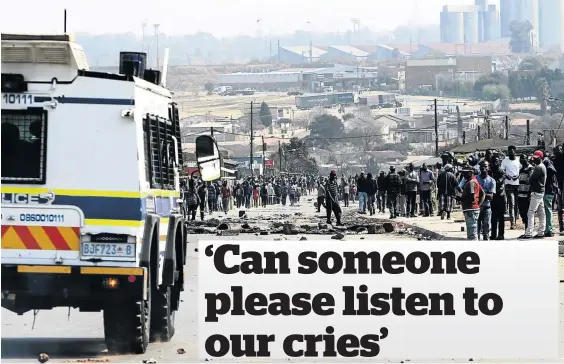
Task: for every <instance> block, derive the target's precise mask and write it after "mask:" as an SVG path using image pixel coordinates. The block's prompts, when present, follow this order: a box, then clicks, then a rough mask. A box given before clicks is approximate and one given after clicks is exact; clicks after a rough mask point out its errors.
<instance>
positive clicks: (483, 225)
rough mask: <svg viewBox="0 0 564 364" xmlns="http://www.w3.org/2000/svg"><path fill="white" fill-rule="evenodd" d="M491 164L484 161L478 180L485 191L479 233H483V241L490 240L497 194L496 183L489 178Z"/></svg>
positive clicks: (479, 219) (479, 220) (479, 218)
mask: <svg viewBox="0 0 564 364" xmlns="http://www.w3.org/2000/svg"><path fill="white" fill-rule="evenodd" d="M489 170H490V164H489V162H488V161H487V160H486V159H484V160H482V162H481V163H480V175H478V176H477V177H476V180H477V181H478V183H479V184H480V187H482V190H483V191H484V194H485V198H484V202H482V205H481V206H480V215H479V216H478V232H481V233H482V238H483V240H489V239H490V227H491V221H492V210H491V201H492V199H493V196H494V193H495V191H496V190H495V181H494V179H493V178H492V177H490V176H489V174H488V173H489Z"/></svg>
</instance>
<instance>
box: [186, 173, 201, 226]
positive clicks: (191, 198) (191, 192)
mask: <svg viewBox="0 0 564 364" xmlns="http://www.w3.org/2000/svg"><path fill="white" fill-rule="evenodd" d="M186 206H188V219H190V220H192V221H195V220H196V212H197V211H198V206H200V199H199V198H198V192H197V191H196V188H195V187H194V180H193V179H190V181H188V191H186Z"/></svg>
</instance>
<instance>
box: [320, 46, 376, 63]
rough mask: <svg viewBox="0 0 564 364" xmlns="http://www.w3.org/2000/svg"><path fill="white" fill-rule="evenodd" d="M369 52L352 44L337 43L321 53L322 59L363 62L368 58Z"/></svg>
mask: <svg viewBox="0 0 564 364" xmlns="http://www.w3.org/2000/svg"><path fill="white" fill-rule="evenodd" d="M368 55H369V53H368V52H365V51H363V50H362V49H359V48H356V47H353V46H350V45H335V46H329V47H327V52H326V53H324V54H323V55H321V57H320V59H321V60H322V61H331V62H344V63H348V62H354V63H359V62H360V63H362V62H364V61H366V60H367V59H368Z"/></svg>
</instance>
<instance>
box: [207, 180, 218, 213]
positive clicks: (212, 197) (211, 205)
mask: <svg viewBox="0 0 564 364" xmlns="http://www.w3.org/2000/svg"><path fill="white" fill-rule="evenodd" d="M207 188H208V210H209V214H210V216H211V215H212V214H213V212H214V210H215V205H216V201H217V197H216V194H215V186H214V185H213V184H212V183H211V182H207Z"/></svg>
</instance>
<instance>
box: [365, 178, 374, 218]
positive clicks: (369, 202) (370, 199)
mask: <svg viewBox="0 0 564 364" xmlns="http://www.w3.org/2000/svg"><path fill="white" fill-rule="evenodd" d="M376 192H377V187H376V181H375V180H373V179H372V173H368V174H367V175H366V196H367V199H366V207H367V209H368V212H370V216H372V215H374V213H375V211H374V198H375V197H376Z"/></svg>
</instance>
